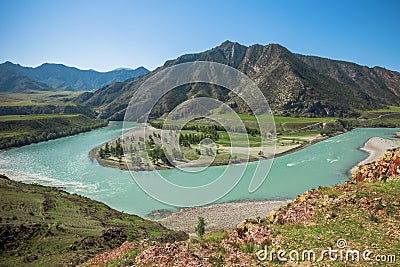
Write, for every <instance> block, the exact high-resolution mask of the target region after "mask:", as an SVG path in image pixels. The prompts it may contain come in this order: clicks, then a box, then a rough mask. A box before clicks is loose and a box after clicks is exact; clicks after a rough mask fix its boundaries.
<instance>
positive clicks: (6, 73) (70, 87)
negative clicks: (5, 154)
mask: <svg viewBox="0 0 400 267" xmlns="http://www.w3.org/2000/svg"><path fill="white" fill-rule="evenodd" d="M148 72H149V71H148V70H147V69H146V68H144V67H139V68H137V69H134V70H133V69H126V68H119V69H115V70H112V71H108V72H98V71H95V70H81V69H77V68H74V67H68V66H65V65H62V64H50V63H45V64H42V65H41V66H39V67H35V68H31V67H23V66H21V65H19V64H14V63H12V62H9V61H7V62H5V63H3V64H0V92H26V91H29V90H46V91H50V90H57V91H90V90H94V89H97V88H99V87H102V86H105V85H107V84H110V83H114V82H122V81H125V80H127V79H130V78H134V77H138V76H141V75H145V74H147V73H148Z"/></svg>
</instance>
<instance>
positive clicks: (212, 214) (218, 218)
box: [157, 200, 290, 233]
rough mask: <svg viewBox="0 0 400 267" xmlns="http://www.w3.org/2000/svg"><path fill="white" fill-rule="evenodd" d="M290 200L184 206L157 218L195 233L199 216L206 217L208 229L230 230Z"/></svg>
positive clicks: (166, 225) (171, 225)
mask: <svg viewBox="0 0 400 267" xmlns="http://www.w3.org/2000/svg"><path fill="white" fill-rule="evenodd" d="M289 202H290V200H271V201H268V200H264V201H247V202H230V203H222V204H213V205H210V206H206V207H194V208H183V209H181V210H180V211H178V212H174V213H172V214H171V215H169V216H167V217H165V218H163V219H160V220H157V221H158V222H160V223H161V224H162V225H164V226H165V227H167V228H169V229H173V230H177V231H185V232H187V233H194V232H195V230H194V228H195V227H196V225H197V218H198V216H201V217H203V218H204V219H205V221H206V223H207V225H206V231H207V232H212V231H220V230H228V229H232V228H234V227H236V225H238V224H239V223H241V222H242V221H244V220H245V219H249V218H257V217H262V218H265V217H267V216H268V214H269V213H270V212H271V211H272V210H275V209H277V208H278V207H281V206H283V205H286V204H288V203H289Z"/></svg>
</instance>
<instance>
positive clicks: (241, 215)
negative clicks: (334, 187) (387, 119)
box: [157, 137, 400, 233]
mask: <svg viewBox="0 0 400 267" xmlns="http://www.w3.org/2000/svg"><path fill="white" fill-rule="evenodd" d="M399 146H400V140H391V139H385V138H381V137H372V138H370V139H369V140H368V141H367V142H366V143H365V144H364V146H363V147H361V148H360V149H361V150H364V151H366V152H368V153H369V156H368V157H367V158H366V159H364V160H363V161H361V162H360V163H358V164H357V165H356V166H354V167H353V168H352V169H351V172H353V171H356V170H357V169H358V167H359V166H361V165H365V164H368V163H371V162H374V161H376V160H378V159H379V158H381V157H382V156H383V155H384V154H385V152H386V151H387V150H388V149H393V148H396V147H399ZM290 201H291V200H281V201H268V200H264V201H248V202H230V203H223V204H214V205H210V206H206V207H194V208H183V209H181V210H179V211H178V212H174V213H171V214H167V216H166V217H164V218H162V219H158V220H157V221H158V222H160V223H161V224H162V225H164V226H165V227H167V228H170V229H172V230H177V231H185V232H187V233H194V232H195V230H194V227H195V226H196V224H197V217H198V216H201V217H204V219H205V220H206V222H207V227H206V231H207V232H208V231H209V232H213V231H221V230H228V229H231V228H234V227H236V225H238V224H239V223H241V222H242V221H244V220H245V219H248V218H256V217H267V216H268V214H269V213H270V212H271V211H272V210H276V209H278V208H279V207H281V206H284V205H287V204H288V203H289V202H290Z"/></svg>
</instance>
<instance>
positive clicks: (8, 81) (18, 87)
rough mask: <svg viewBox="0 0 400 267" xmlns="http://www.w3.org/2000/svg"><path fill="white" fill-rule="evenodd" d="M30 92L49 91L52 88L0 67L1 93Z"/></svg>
mask: <svg viewBox="0 0 400 267" xmlns="http://www.w3.org/2000/svg"><path fill="white" fill-rule="evenodd" d="M29 90H39V91H49V90H52V88H51V87H50V86H48V85H47V84H44V83H41V82H36V81H34V80H32V79H30V78H28V77H27V76H25V75H23V74H20V73H17V72H13V71H11V70H8V69H7V68H2V67H0V92H1V93H21V92H26V91H29Z"/></svg>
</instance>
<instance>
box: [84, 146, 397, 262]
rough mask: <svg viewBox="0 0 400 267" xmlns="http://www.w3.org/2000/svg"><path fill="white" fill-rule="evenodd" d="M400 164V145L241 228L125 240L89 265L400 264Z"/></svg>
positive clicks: (242, 225) (242, 224)
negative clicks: (339, 181)
mask: <svg viewBox="0 0 400 267" xmlns="http://www.w3.org/2000/svg"><path fill="white" fill-rule="evenodd" d="M399 167H400V149H399V148H398V149H397V150H392V151H389V152H388V153H387V154H386V155H385V156H384V157H383V158H381V159H380V160H378V161H377V162H374V163H371V164H368V165H366V166H363V167H361V168H359V169H358V170H357V171H356V172H355V173H354V174H353V178H352V179H351V180H350V181H346V182H345V183H344V184H343V185H336V186H334V187H330V188H328V187H320V188H318V189H314V190H309V191H307V192H305V193H304V194H302V195H300V196H298V197H297V198H296V199H294V200H293V201H292V202H291V203H289V204H288V205H287V206H284V207H281V208H280V209H278V210H277V211H273V212H271V213H270V214H269V215H268V214H266V216H265V217H264V218H256V219H248V220H246V222H243V223H241V224H240V225H238V226H237V227H236V228H235V229H232V230H229V231H226V232H211V233H206V234H205V235H204V236H202V237H197V238H194V237H193V238H191V239H190V240H187V241H182V242H175V243H172V244H155V243H152V244H150V243H148V242H142V243H140V244H139V245H138V244H135V245H130V243H125V244H124V245H123V246H121V247H120V248H118V249H116V250H114V251H111V252H109V253H105V254H100V255H98V256H96V257H94V258H93V259H91V260H89V261H88V262H86V264H84V266H92V265H96V266H121V265H135V266H154V265H155V264H157V265H158V266H297V265H299V266H337V267H339V266H398V263H399V261H400V255H399V252H400V170H399ZM323 250H325V252H323ZM132 251H135V253H132ZM279 251H281V252H279ZM282 251H283V252H282ZM292 251H294V252H292ZM310 251H313V252H310ZM329 251H330V252H329ZM296 252H297V253H298V254H296ZM358 252H359V254H358ZM278 253H280V258H278ZM282 253H283V254H282ZM313 253H315V254H313ZM291 259H293V260H291ZM318 259H319V260H318Z"/></svg>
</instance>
